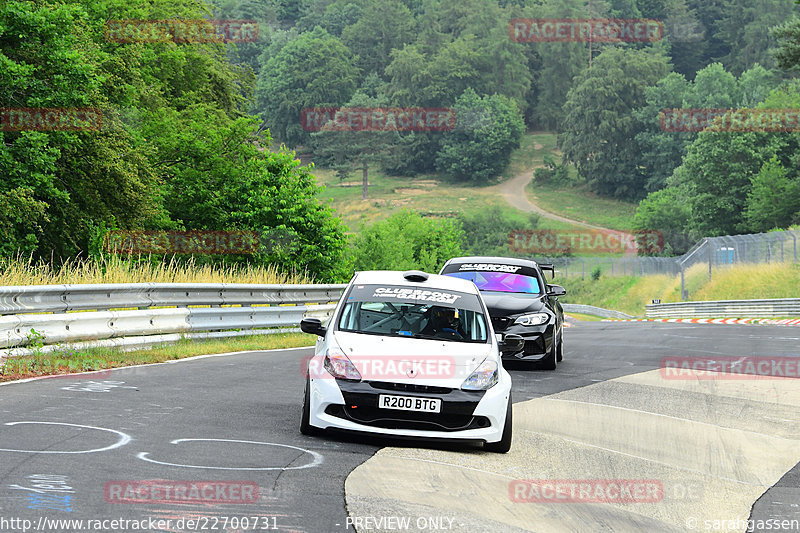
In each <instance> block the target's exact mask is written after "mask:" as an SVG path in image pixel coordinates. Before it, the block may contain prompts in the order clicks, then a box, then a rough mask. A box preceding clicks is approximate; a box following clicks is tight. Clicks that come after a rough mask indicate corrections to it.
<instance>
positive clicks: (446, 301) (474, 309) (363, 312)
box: [338, 285, 488, 343]
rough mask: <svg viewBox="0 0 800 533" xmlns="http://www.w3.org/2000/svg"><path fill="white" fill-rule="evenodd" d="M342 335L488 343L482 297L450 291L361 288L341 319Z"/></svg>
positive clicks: (349, 300)
mask: <svg viewBox="0 0 800 533" xmlns="http://www.w3.org/2000/svg"><path fill="white" fill-rule="evenodd" d="M338 327H339V329H340V330H341V331H349V332H354V333H366V334H371V335H386V336H395V337H413V338H421V339H437V340H445V341H455V342H480V343H485V342H487V339H488V332H487V328H486V319H485V317H484V315H483V312H482V307H481V304H480V301H479V300H478V297H477V296H476V295H474V294H469V293H462V292H457V291H449V290H428V289H419V288H418V287H404V286H381V285H357V286H354V287H353V288H352V289H351V291H350V293H349V294H348V295H347V303H346V304H345V305H344V308H343V309H342V312H341V313H340V315H339V320H338Z"/></svg>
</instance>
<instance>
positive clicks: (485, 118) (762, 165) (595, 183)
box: [0, 0, 800, 280]
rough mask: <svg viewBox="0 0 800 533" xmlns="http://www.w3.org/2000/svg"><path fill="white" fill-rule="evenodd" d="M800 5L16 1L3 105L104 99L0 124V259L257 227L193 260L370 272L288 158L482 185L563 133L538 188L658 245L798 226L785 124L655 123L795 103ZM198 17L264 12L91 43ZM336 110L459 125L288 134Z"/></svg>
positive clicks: (334, 273)
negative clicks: (521, 149) (78, 118)
mask: <svg viewBox="0 0 800 533" xmlns="http://www.w3.org/2000/svg"><path fill="white" fill-rule="evenodd" d="M798 13H800V6H798V5H797V4H796V3H794V2H791V1H790V0H594V1H592V2H591V11H590V10H589V3H588V2H586V1H583V0H580V1H579V0H516V1H515V0H498V1H489V0H244V1H220V2H218V3H217V4H214V5H211V4H207V3H204V2H201V1H199V0H188V1H184V2H180V3H176V2H171V1H168V0H149V1H147V2H144V1H141V0H124V1H123V0H27V1H22V0H20V1H18V0H8V1H6V2H5V3H3V4H0V107H2V108H4V109H7V108H96V109H99V110H100V111H102V115H103V122H102V128H101V129H100V130H99V131H91V132H80V131H8V130H7V128H3V129H4V130H5V131H0V235H2V236H3V239H2V240H0V256H5V257H8V256H13V255H19V254H23V255H32V256H34V257H35V258H44V259H47V260H51V261H54V262H58V261H63V260H65V259H67V258H70V257H75V256H88V255H92V254H98V253H102V250H101V248H102V236H103V235H104V234H105V233H106V232H108V231H109V230H110V229H125V230H137V229H141V230H156V229H174V230H182V229H222V230H256V231H258V232H261V233H263V234H264V235H265V237H264V239H265V242H268V241H269V234H270V232H275V231H278V232H280V235H281V236H282V238H281V240H280V245H275V246H266V247H264V249H262V250H261V251H260V252H259V253H257V254H255V255H252V256H223V257H215V258H208V260H215V261H219V260H223V261H227V262H237V261H250V262H257V263H271V264H277V265H279V266H281V267H282V268H286V269H304V270H307V271H308V272H310V273H311V274H313V275H314V276H316V277H317V279H321V280H333V279H341V278H342V277H343V276H346V273H347V272H348V271H349V270H350V269H351V268H352V266H353V265H354V264H359V265H371V263H368V262H367V261H368V259H367V258H368V257H369V250H363V249H362V250H359V249H358V246H369V244H368V243H369V235H371V234H370V233H364V235H361V236H359V237H358V238H356V239H354V240H353V241H354V243H355V246H356V251H355V252H351V251H349V249H348V238H347V237H346V228H345V227H344V226H343V225H342V223H341V222H340V221H339V220H338V219H337V218H336V217H335V215H334V213H333V212H332V211H331V210H330V209H329V208H328V207H326V206H324V205H323V203H322V202H321V201H320V200H319V198H318V196H317V195H318V192H319V188H318V186H317V185H316V182H315V180H314V177H313V169H312V168H309V167H305V166H302V165H301V164H300V162H299V161H297V160H296V157H295V154H294V152H292V151H291V150H290V149H302V150H303V151H310V152H312V153H313V154H314V159H315V161H319V162H321V163H325V164H328V165H331V166H333V167H334V168H337V169H338V170H339V171H340V173H341V175H342V176H345V175H347V174H349V173H350V172H352V171H354V170H357V169H360V168H364V167H365V166H370V167H373V168H374V167H376V166H377V167H380V168H381V169H382V170H383V171H385V172H387V173H389V174H392V175H399V176H403V175H416V174H419V173H428V172H438V173H441V174H442V175H443V176H446V177H447V178H448V179H452V180H462V181H465V182H467V183H472V184H475V185H476V186H477V185H482V184H485V183H488V182H489V181H490V180H491V179H492V178H494V177H495V176H497V174H498V173H499V172H501V171H502V170H503V169H504V168H505V167H506V166H507V164H508V160H509V158H510V155H511V152H512V151H513V150H514V149H515V148H516V147H517V146H519V141H520V138H521V136H522V134H523V132H524V131H525V130H526V129H528V130H548V131H555V132H558V133H559V144H560V148H561V149H562V151H563V154H564V159H563V161H559V162H555V163H554V164H553V166H554V167H559V166H561V167H566V166H568V167H569V168H570V172H553V173H552V176H556V177H558V179H559V180H562V181H565V182H567V183H569V182H570V181H574V182H577V183H588V184H589V185H590V186H591V187H592V188H593V189H594V190H595V191H597V192H598V193H600V194H604V195H607V196H612V197H617V198H622V199H626V200H632V201H641V204H640V208H639V210H638V212H637V216H636V224H637V225H638V226H639V227H642V228H647V229H660V230H663V231H664V232H665V233H666V234H667V238H668V242H669V243H670V246H669V247H668V248H667V251H680V249H681V248H682V247H684V246H685V243H686V242H687V239H691V238H695V237H698V236H703V235H715V234H722V233H736V232H743V231H760V230H765V229H771V228H774V227H781V226H785V225H788V224H791V223H794V222H797V221H798V217H799V216H800V185H798V184H800V175H799V171H798V169H800V148H799V147H798V143H799V142H800V138H799V137H798V133H797V132H796V131H795V132H786V133H781V132H779V133H759V132H749V133H725V132H677V133H676V132H668V131H664V129H663V128H662V127H661V124H660V122H659V113H660V112H661V110H663V109H665V108H687V107H692V108H739V107H748V108H758V107H765V108H800V88H798V82H797V79H796V74H797V71H798V68H800V18H798ZM210 18H214V19H240V20H256V21H258V23H259V38H258V40H256V41H255V42H239V43H228V44H223V43H189V44H187V43H177V42H171V41H166V42H157V43H152V42H148V43H124V42H113V41H112V40H109V39H107V38H106V35H105V31H106V29H107V28H106V24H107V22H108V21H110V20H129V19H136V20H154V19H210ZM514 18H646V19H657V20H659V21H662V22H663V24H664V28H665V30H666V31H665V35H664V38H663V39H660V40H657V41H654V42H631V43H598V42H593V43H591V44H589V43H586V42H570V43H561V42H540V43H530V42H516V41H515V40H514V39H512V38H511V37H510V35H509V21H510V20H512V19H514ZM338 106H352V107H387V106H392V107H445V108H452V109H454V110H456V111H457V113H458V116H461V117H462V121H461V123H459V124H458V125H457V126H456V127H455V128H454V129H453V130H452V131H446V132H404V131H391V132H380V133H377V134H371V135H367V134H366V133H360V134H358V136H354V135H353V134H352V132H336V131H320V132H312V131H307V130H306V129H304V128H303V127H302V124H301V119H300V115H301V112H302V110H303V109H307V108H313V107H338ZM465 119H468V120H465ZM283 146H288V147H289V149H287V148H284V147H283ZM573 169H574V170H573ZM553 179H555V178H553ZM404 217H405V218H404ZM409 217H410V218H409ZM492 217H495V218H496V217H501V218H502V216H501V215H499V214H497V213H495V214H491V213H487V214H484V218H485V219H486V220H487V221H490V220H492ZM462 218H463V217H462ZM423 223H426V224H427V222H424V221H421V219H420V220H415V219H414V217H413V216H410V215H402V216H399V217H396V218H395V219H394V221H393V222H392V224H395V225H398V227H407V226H408V224H412V225H413V224H416V225H417V226H419V225H420V224H423ZM448 224H450V223H449V222H448V223H447V224H444V226H442V228H443V229H442V228H440V229H441V231H445V233H447V234H448V235H453V236H455V237H458V238H460V239H461V242H462V247H464V248H470V247H471V246H473V245H471V244H469V243H473V244H474V243H477V242H478V241H479V240H480V239H479V238H478V237H477V236H478V235H480V231H479V230H478V233H470V231H473V232H474V231H475V230H474V228H475V227H476V221H475V220H466V219H465V220H456V221H453V224H455V226H454V227H453V228H450V227H449V226H448ZM479 226H480V225H479V224H478V227H479ZM420 227H421V226H420ZM498 227H499V226H498ZM470 228H473V230H470ZM389 229H390V226H387V227H384V228H376V229H374V230H373V232H372V234H375V235H378V234H380V232H381V231H389ZM431 232H434V230H433V229H429V231H428V233H431ZM459 232H462V233H463V234H461V233H459ZM464 232H466V233H464ZM407 233H408V234H409V235H411V234H417V233H419V234H420V235H422V237H420V238H423V239H424V234H425V232H413V231H411V230H410V229H409V230H408V231H407ZM287 236H288V238H287ZM455 237H454V238H455ZM359 243H361V244H359ZM412 248H413V247H412ZM421 249H422V250H423V252H420V253H424V254H427V255H425V257H431V254H433V255H436V254H435V253H433V252H425V251H424V246H423V247H422V248H421ZM436 253H439V252H436ZM426 261H427V259H426Z"/></svg>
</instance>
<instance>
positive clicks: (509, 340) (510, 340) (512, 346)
mask: <svg viewBox="0 0 800 533" xmlns="http://www.w3.org/2000/svg"><path fill="white" fill-rule="evenodd" d="M499 345H500V351H501V352H508V353H516V352H520V351H522V349H523V348H524V347H525V339H523V338H522V337H521V336H520V335H514V334H513V333H509V334H508V335H506V336H504V337H503V340H502V341H500V343H499Z"/></svg>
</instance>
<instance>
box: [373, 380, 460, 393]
mask: <svg viewBox="0 0 800 533" xmlns="http://www.w3.org/2000/svg"><path fill="white" fill-rule="evenodd" d="M369 384H370V386H371V387H372V388H373V389H379V390H391V391H402V392H430V393H434V394H448V393H450V392H451V391H452V390H453V389H450V388H448V387H434V386H432V385H415V384H413V383H385V382H382V381H370V382H369Z"/></svg>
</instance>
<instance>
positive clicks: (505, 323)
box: [492, 316, 514, 331]
mask: <svg viewBox="0 0 800 533" xmlns="http://www.w3.org/2000/svg"><path fill="white" fill-rule="evenodd" d="M513 323H514V319H513V318H509V317H507V316H494V317H492V326H493V327H494V330H495V331H505V330H506V329H508V327H509V326H511V324H513Z"/></svg>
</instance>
